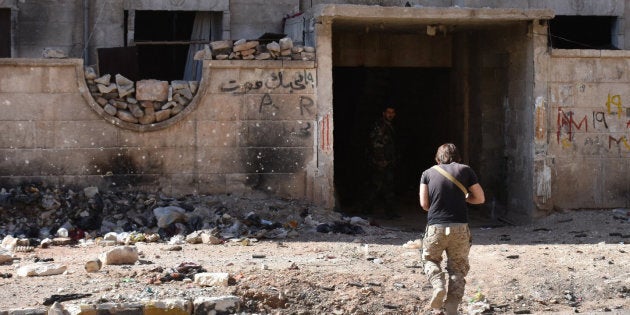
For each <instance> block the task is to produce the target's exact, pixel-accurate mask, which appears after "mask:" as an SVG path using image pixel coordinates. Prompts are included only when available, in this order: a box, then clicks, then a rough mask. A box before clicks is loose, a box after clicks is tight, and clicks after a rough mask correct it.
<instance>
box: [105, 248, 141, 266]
mask: <svg viewBox="0 0 630 315" xmlns="http://www.w3.org/2000/svg"><path fill="white" fill-rule="evenodd" d="M99 259H100V260H101V261H102V262H103V264H105V265H133V264H135V263H136V261H138V248H137V247H135V246H118V247H116V248H113V249H111V250H108V251H107V252H105V253H103V254H101V256H100V257H99Z"/></svg>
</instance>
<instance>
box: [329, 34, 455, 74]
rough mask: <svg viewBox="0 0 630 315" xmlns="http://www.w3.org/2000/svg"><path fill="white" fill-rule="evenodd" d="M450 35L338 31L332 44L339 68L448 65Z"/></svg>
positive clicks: (334, 57) (449, 64)
mask: <svg viewBox="0 0 630 315" xmlns="http://www.w3.org/2000/svg"><path fill="white" fill-rule="evenodd" d="M451 44H452V38H451V36H435V37H431V36H427V35H424V34H392V33H389V34H387V33H367V34H366V33H358V32H356V31H337V32H335V41H334V45H335V46H334V47H333V54H334V56H333V59H334V60H335V66H340V67H450V66H451V51H452V47H451Z"/></svg>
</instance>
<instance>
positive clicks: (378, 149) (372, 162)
mask: <svg viewBox="0 0 630 315" xmlns="http://www.w3.org/2000/svg"><path fill="white" fill-rule="evenodd" d="M394 118H396V109H395V108H394V107H393V106H392V105H387V106H385V107H384V109H383V111H382V114H381V118H380V119H379V120H377V121H376V122H375V123H374V125H373V126H372V129H371V130H370V134H369V143H368V164H369V166H370V171H371V174H370V175H371V176H370V178H369V182H368V185H369V188H368V194H367V196H366V199H365V203H364V208H363V212H364V213H372V212H373V210H374V206H375V204H376V203H379V202H380V203H382V204H383V206H384V208H385V209H384V212H385V213H384V215H385V217H386V218H388V219H394V218H398V217H400V215H398V213H396V209H394V202H395V190H394V187H395V182H394V174H395V169H396V166H397V164H398V153H397V152H396V131H395V129H394V125H393V121H394Z"/></svg>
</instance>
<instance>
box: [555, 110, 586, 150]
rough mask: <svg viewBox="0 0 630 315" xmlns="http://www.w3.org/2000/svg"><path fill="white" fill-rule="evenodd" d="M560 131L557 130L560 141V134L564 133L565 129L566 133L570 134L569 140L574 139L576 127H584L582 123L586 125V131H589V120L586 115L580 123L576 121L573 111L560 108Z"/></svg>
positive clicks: (578, 128)
mask: <svg viewBox="0 0 630 315" xmlns="http://www.w3.org/2000/svg"><path fill="white" fill-rule="evenodd" d="M557 124H558V132H557V140H558V143H560V136H561V135H562V132H563V129H564V132H565V133H566V134H568V135H569V141H573V133H574V132H575V131H574V127H575V129H577V130H581V129H582V125H584V131H586V132H588V120H587V119H586V115H584V118H582V120H580V123H579V124H578V123H576V120H574V119H573V112H566V113H565V112H564V111H563V110H562V108H558V122H557Z"/></svg>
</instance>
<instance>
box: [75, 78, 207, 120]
mask: <svg viewBox="0 0 630 315" xmlns="http://www.w3.org/2000/svg"><path fill="white" fill-rule="evenodd" d="M85 79H86V82H87V85H88V88H89V90H90V93H91V94H92V97H93V98H94V100H95V101H96V103H98V104H99V105H100V106H101V107H102V108H103V111H105V113H107V114H109V115H111V116H113V117H118V118H119V119H120V120H122V121H125V122H128V123H133V124H142V125H148V124H153V123H158V122H161V121H164V120H167V119H169V118H171V117H173V116H175V115H177V114H179V113H180V112H181V111H182V110H183V109H184V108H185V107H186V106H188V104H190V101H191V100H192V99H193V97H194V96H195V94H196V93H197V90H198V88H199V82H197V81H177V80H175V81H172V82H171V84H170V85H169V83H168V82H167V81H160V80H141V81H138V82H133V81H131V80H129V79H127V78H125V77H124V76H122V75H120V74H116V75H115V77H114V82H112V81H111V79H112V78H111V74H105V75H103V76H101V77H98V75H97V74H96V71H95V70H94V68H92V67H86V68H85Z"/></svg>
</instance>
